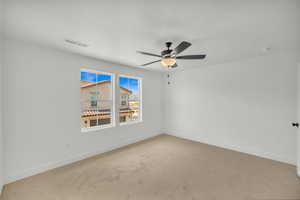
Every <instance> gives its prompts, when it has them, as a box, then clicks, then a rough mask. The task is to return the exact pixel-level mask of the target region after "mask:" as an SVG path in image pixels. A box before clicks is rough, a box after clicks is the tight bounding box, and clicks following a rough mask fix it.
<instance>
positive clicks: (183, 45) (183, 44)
mask: <svg viewBox="0 0 300 200" xmlns="http://www.w3.org/2000/svg"><path fill="white" fill-rule="evenodd" d="M191 45H192V44H191V43H189V42H186V41H183V42H181V43H180V44H179V45H178V46H177V47H176V48H175V49H174V50H173V52H174V54H176V55H177V54H180V53H181V52H183V51H184V50H186V49H187V48H188V47H189V46H191Z"/></svg>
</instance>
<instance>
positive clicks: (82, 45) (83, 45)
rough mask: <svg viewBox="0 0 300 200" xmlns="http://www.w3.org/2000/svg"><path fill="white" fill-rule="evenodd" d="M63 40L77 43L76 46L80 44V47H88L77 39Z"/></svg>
mask: <svg viewBox="0 0 300 200" xmlns="http://www.w3.org/2000/svg"><path fill="white" fill-rule="evenodd" d="M65 42H67V43H70V44H73V45H77V46H80V47H88V45H87V44H84V43H82V42H78V41H75V40H69V39H65Z"/></svg>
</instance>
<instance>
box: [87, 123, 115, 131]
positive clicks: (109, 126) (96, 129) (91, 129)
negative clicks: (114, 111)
mask: <svg viewBox="0 0 300 200" xmlns="http://www.w3.org/2000/svg"><path fill="white" fill-rule="evenodd" d="M112 127H115V125H113V124H109V125H104V126H94V127H90V128H81V132H82V133H87V132H93V131H99V130H102V129H107V128H112Z"/></svg>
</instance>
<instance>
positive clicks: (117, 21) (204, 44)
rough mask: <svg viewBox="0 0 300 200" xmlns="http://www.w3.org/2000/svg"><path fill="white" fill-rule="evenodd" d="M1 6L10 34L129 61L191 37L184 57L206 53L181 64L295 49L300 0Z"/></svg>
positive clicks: (56, 1) (82, 0)
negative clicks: (165, 44) (165, 43)
mask: <svg viewBox="0 0 300 200" xmlns="http://www.w3.org/2000/svg"><path fill="white" fill-rule="evenodd" d="M5 11H6V12H5V16H6V34H7V35H9V37H16V38H20V39H22V40H30V41H33V42H37V43H41V44H44V45H50V46H52V47H55V48H60V49H64V50H68V51H71V52H77V53H80V54H83V55H88V56H92V57H96V58H100V59H105V60H109V61H113V62H118V63H123V64H126V65H130V66H134V67H139V65H140V64H143V63H146V62H149V61H152V60H156V58H155V57H153V58H152V57H149V56H144V55H139V54H137V53H136V51H137V50H142V51H149V52H153V53H158V54H159V53H160V51H161V50H163V48H164V42H166V41H172V42H174V43H175V44H178V43H179V42H180V41H182V40H186V41H189V42H191V43H192V44H193V45H192V46H191V47H190V48H189V49H188V50H186V51H185V52H184V53H182V55H184V54H197V53H201V54H203V53H206V54H207V59H205V60H203V61H182V60H180V61H178V64H179V65H180V67H181V68H186V67H194V66H201V65H210V64H216V63H221V62H226V61H230V60H235V59H241V58H246V57H252V56H257V55H259V54H262V53H263V50H262V49H263V48H266V47H270V48H271V51H293V50H299V49H300V37H299V36H300V1H298V0H295V1H293V0H283V1H277V0H273V1H270V0H259V1H257V0H247V1H240V0H235V1H231V0H219V1H217V0H210V1H201V0H185V1H178V2H176V1H175V0H171V1H166V0H165V1H158V0H152V1H149V0H126V1H125V0H26V1H24V0H6V9H5ZM65 39H71V40H76V41H79V42H82V43H86V44H88V45H89V46H88V47H77V46H74V45H71V44H68V43H65V42H64V40H65ZM148 68H149V69H153V70H164V69H165V68H163V67H162V66H161V64H160V63H156V64H153V65H151V66H149V67H148Z"/></svg>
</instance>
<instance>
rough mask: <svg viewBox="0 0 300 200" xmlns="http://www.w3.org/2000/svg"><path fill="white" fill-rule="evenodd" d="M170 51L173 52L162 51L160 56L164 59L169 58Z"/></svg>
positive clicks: (168, 50)
mask: <svg viewBox="0 0 300 200" xmlns="http://www.w3.org/2000/svg"><path fill="white" fill-rule="evenodd" d="M172 51H173V50H172V49H167V50H164V51H162V52H161V56H162V57H164V58H165V57H170V56H171V52H172Z"/></svg>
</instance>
